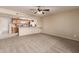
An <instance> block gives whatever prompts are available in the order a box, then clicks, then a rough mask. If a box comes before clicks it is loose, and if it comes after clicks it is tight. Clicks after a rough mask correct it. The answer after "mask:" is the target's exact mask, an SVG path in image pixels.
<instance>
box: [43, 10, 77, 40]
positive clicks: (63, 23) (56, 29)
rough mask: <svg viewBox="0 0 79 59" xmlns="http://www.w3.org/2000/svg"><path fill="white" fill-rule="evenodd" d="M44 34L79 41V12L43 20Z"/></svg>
mask: <svg viewBox="0 0 79 59" xmlns="http://www.w3.org/2000/svg"><path fill="white" fill-rule="evenodd" d="M42 20H43V33H46V34H51V35H56V36H60V37H64V38H69V39H73V40H79V10H73V11H68V12H63V13H59V14H55V15H51V16H48V17H44V18H42Z"/></svg>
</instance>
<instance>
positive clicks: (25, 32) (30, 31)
mask: <svg viewBox="0 0 79 59" xmlns="http://www.w3.org/2000/svg"><path fill="white" fill-rule="evenodd" d="M40 32H41V29H40V28H35V27H34V28H31V27H29V28H28V27H24V28H19V36H23V35H29V34H35V33H40Z"/></svg>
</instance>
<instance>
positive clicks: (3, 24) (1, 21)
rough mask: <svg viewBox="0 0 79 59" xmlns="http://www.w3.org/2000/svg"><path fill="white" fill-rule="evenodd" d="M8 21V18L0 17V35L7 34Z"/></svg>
mask: <svg viewBox="0 0 79 59" xmlns="http://www.w3.org/2000/svg"><path fill="white" fill-rule="evenodd" d="M10 21H11V19H10V18H8V17H0V35H1V34H3V33H8V30H9V27H8V26H9V22H10Z"/></svg>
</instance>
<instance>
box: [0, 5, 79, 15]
mask: <svg viewBox="0 0 79 59" xmlns="http://www.w3.org/2000/svg"><path fill="white" fill-rule="evenodd" d="M0 8H6V9H9V10H13V11H18V12H22V13H25V14H29V15H33V16H47V15H51V14H55V13H59V12H64V11H69V10H74V9H79V7H78V6H41V8H42V9H50V11H49V12H48V11H45V14H44V15H39V14H34V12H35V11H36V9H37V8H38V7H37V6H0ZM31 9H35V10H31Z"/></svg>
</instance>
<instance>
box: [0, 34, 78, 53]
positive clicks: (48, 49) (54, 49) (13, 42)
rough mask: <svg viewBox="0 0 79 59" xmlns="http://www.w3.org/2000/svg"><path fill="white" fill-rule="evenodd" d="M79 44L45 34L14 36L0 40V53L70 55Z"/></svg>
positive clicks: (76, 50)
mask: <svg viewBox="0 0 79 59" xmlns="http://www.w3.org/2000/svg"><path fill="white" fill-rule="evenodd" d="M72 52H77V53H78V52H79V42H78V41H73V40H69V39H64V38H58V37H55V36H50V35H45V34H33V35H27V36H21V37H19V36H14V37H11V38H7V39H1V40H0V53H72Z"/></svg>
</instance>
